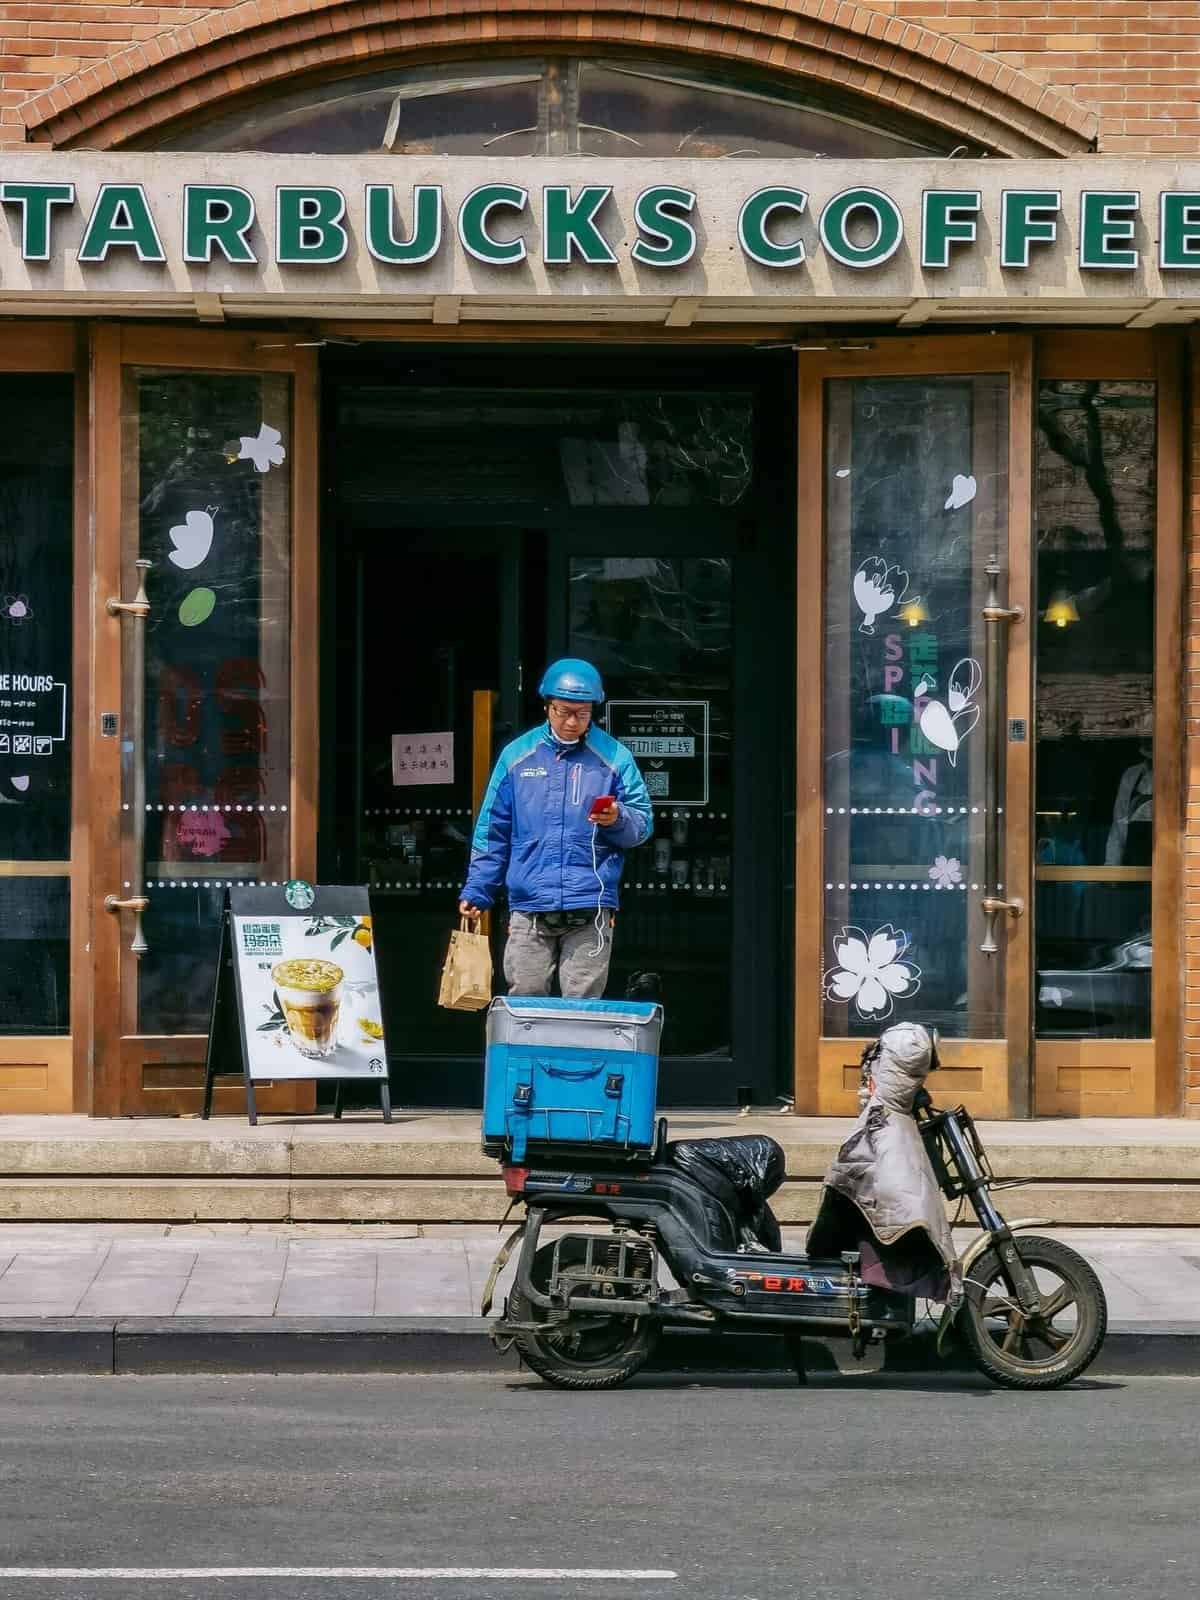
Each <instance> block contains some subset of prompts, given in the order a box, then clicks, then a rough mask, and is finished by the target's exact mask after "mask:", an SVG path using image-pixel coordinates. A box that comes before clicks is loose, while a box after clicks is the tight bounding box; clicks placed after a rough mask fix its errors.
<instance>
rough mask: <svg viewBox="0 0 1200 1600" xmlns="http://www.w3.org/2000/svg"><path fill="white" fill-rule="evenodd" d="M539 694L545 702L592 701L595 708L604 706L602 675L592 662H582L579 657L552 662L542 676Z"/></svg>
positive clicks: (569, 657)
mask: <svg viewBox="0 0 1200 1600" xmlns="http://www.w3.org/2000/svg"><path fill="white" fill-rule="evenodd" d="M538 693H539V694H540V695H541V697H542V699H543V700H590V701H591V702H592V704H593V705H595V706H602V705H603V704H604V685H603V684H602V683H601V681H600V674H599V673H598V672H597V671H596V669H595V667H594V666H593V665H592V663H591V662H590V661H581V660H580V659H579V657H578V656H564V657H563V658H562V660H561V661H552V662H551V663H550V665H549V666H548V667H547V668H546V670H545V672H544V673H543V674H542V681H541V683H539V684H538Z"/></svg>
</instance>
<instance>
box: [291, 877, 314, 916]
mask: <svg viewBox="0 0 1200 1600" xmlns="http://www.w3.org/2000/svg"><path fill="white" fill-rule="evenodd" d="M283 896H284V899H285V900H286V901H287V903H288V905H290V906H291V908H292V910H293V911H307V910H308V909H309V907H310V906H311V905H312V903H313V901H314V900H315V899H316V895H315V894H314V893H313V886H312V884H311V883H305V881H304V879H303V878H290V879H289V880H288V882H287V883H285V884H284V886H283Z"/></svg>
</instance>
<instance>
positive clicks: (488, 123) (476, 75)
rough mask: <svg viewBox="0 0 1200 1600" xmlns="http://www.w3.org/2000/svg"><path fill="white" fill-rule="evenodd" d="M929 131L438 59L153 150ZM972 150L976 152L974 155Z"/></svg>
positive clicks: (762, 85)
mask: <svg viewBox="0 0 1200 1600" xmlns="http://www.w3.org/2000/svg"><path fill="white" fill-rule="evenodd" d="M950 144H951V141H950V140H949V139H948V138H947V136H946V135H945V134H944V133H943V132H942V130H940V129H936V128H930V127H928V126H926V125H925V124H923V123H920V122H918V121H916V120H915V119H913V118H908V117H905V116H904V115H903V114H896V113H893V114H891V115H889V116H888V118H887V120H886V125H885V123H884V122H883V121H881V113H880V108H879V107H878V105H876V104H872V105H870V106H869V107H868V106H867V105H865V104H864V103H861V102H858V101H856V100H855V99H854V98H853V96H851V95H843V94H839V93H837V92H836V91H833V90H826V91H822V92H821V93H820V95H819V98H818V95H817V93H816V92H813V93H811V94H806V93H803V92H801V91H800V90H799V89H797V87H796V86H795V84H794V83H788V84H782V83H780V82H777V81H773V80H772V79H771V78H770V77H763V76H760V75H755V74H752V75H750V76H747V77H741V76H739V77H738V78H737V79H736V80H733V79H730V78H726V77H724V76H722V75H721V74H719V73H711V72H704V71H697V70H696V68H695V67H692V66H688V65H683V64H676V63H674V62H671V61H665V60H663V61H660V60H654V59H652V58H649V59H648V58H636V59H635V58H630V59H629V60H624V61H592V60H579V59H574V58H567V57H555V58H551V59H545V60H541V59H539V60H513V61H491V62H460V63H448V64H445V65H442V66H434V67H416V68H410V67H405V68H398V69H393V70H390V71H387V72H378V73H372V74H370V75H368V76H364V77H356V78H352V79H349V80H347V79H342V80H340V81H334V82H331V83H325V84H320V85H317V86H309V87H306V88H303V89H297V90H293V91H292V92H291V93H290V94H283V95H279V96H276V97H273V98H271V99H267V100H260V101H257V102H255V103H253V104H250V105H242V106H240V107H238V108H237V109H236V110H234V111H231V112H226V113H225V114H223V115H220V116H216V117H211V118H208V119H207V120H202V121H197V122H195V123H193V124H192V125H191V126H190V127H187V128H185V129H181V130H175V131H173V132H171V133H169V134H167V135H166V136H165V137H164V136H161V135H160V136H158V138H157V139H156V140H155V141H154V142H153V143H152V145H151V146H150V147H151V148H154V149H159V150H264V151H266V150H270V151H277V152H281V153H289V154H314V155H361V154H369V153H371V152H372V151H381V152H393V153H395V154H399V155H418V154H419V155H457V156H471V155H479V156H483V155H491V156H529V155H583V156H689V157H715V158H728V157H734V158H738V157H760V158H761V157H769V156H773V157H787V156H828V157H831V158H833V157H836V158H841V159H846V158H852V157H855V156H862V157H866V158H888V157H897V156H914V155H921V154H923V153H926V152H928V153H938V152H943V153H944V152H946V151H947V150H948V149H949V148H950ZM979 153H984V152H979Z"/></svg>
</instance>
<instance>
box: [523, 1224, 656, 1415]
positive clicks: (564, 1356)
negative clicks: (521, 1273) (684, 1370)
mask: <svg viewBox="0 0 1200 1600" xmlns="http://www.w3.org/2000/svg"><path fill="white" fill-rule="evenodd" d="M572 1244H573V1241H570V1240H564V1241H563V1244H562V1250H561V1253H560V1257H559V1263H560V1266H561V1265H565V1264H566V1260H565V1259H564V1257H566V1258H568V1259H569V1255H570V1253H571V1251H572ZM553 1257H554V1246H553V1245H552V1244H545V1245H543V1246H542V1247H541V1249H540V1250H539V1251H538V1252H537V1254H536V1255H535V1256H534V1258H533V1270H532V1272H531V1277H532V1279H533V1282H534V1286H535V1287H536V1288H538V1289H541V1290H542V1291H543V1292H544V1291H545V1290H546V1288H547V1286H548V1285H549V1282H550V1271H551V1266H552V1262H553ZM575 1259H576V1260H582V1259H583V1251H582V1249H580V1250H579V1251H578V1252H577V1253H576V1254H575ZM600 1281H602V1280H600ZM597 1303H598V1305H603V1301H602V1300H598V1302H597ZM508 1314H509V1317H510V1318H511V1320H512V1321H514V1322H542V1321H545V1319H546V1313H545V1310H544V1309H543V1308H542V1307H541V1306H535V1305H533V1304H531V1302H529V1301H528V1300H526V1298H525V1296H524V1295H523V1294H522V1293H521V1291H520V1289H519V1288H517V1289H514V1290H513V1292H512V1294H511V1295H510V1296H509V1300H508ZM657 1344H658V1327H657V1325H656V1324H655V1323H654V1322H653V1321H652V1320H651V1319H650V1318H649V1317H621V1316H612V1315H609V1316H605V1315H604V1314H602V1313H599V1312H598V1313H597V1314H595V1315H593V1314H592V1313H591V1312H590V1311H588V1312H578V1313H576V1314H574V1315H573V1316H571V1318H570V1319H569V1320H568V1321H566V1322H561V1323H558V1324H547V1327H546V1331H545V1332H544V1333H541V1332H538V1333H518V1334H517V1336H516V1346H517V1349H518V1350H519V1351H520V1353H521V1357H522V1359H523V1360H524V1362H525V1365H526V1366H527V1367H529V1368H530V1370H531V1371H533V1372H536V1373H537V1375H538V1377H539V1378H544V1379H545V1380H546V1382H547V1383H553V1384H556V1385H557V1386H558V1387H559V1388H560V1389H615V1388H616V1387H617V1386H618V1385H619V1384H622V1383H627V1382H628V1381H629V1379H630V1378H632V1377H633V1375H634V1374H635V1373H636V1372H639V1371H640V1370H641V1368H642V1367H644V1366H645V1364H646V1362H647V1361H649V1359H650V1357H651V1356H652V1355H653V1354H654V1350H655V1348H656V1346H657Z"/></svg>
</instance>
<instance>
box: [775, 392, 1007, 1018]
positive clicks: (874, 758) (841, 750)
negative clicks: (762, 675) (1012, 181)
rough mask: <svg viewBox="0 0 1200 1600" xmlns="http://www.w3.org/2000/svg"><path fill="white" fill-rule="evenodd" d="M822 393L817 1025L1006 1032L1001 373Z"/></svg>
mask: <svg viewBox="0 0 1200 1600" xmlns="http://www.w3.org/2000/svg"><path fill="white" fill-rule="evenodd" d="M827 393H828V418H829V421H828V431H827V437H826V504H827V508H828V509H827V518H828V522H827V550H828V556H827V587H826V618H827V622H826V630H827V631H826V642H827V649H826V671H825V718H824V724H825V852H824V862H825V880H826V881H825V929H824V934H825V945H824V948H825V971H824V974H823V983H824V995H825V1013H824V1032H825V1033H826V1034H827V1035H830V1036H844V1035H847V1034H848V1035H851V1036H853V1035H855V1034H858V1035H862V1034H873V1033H875V1032H877V1031H878V1029H879V1027H880V1026H881V1025H882V1024H883V1023H884V1022H885V1021H886V1020H888V1019H893V1020H903V1019H906V1018H911V1019H912V1020H916V1021H920V1022H923V1023H926V1024H928V1025H930V1026H934V1027H937V1028H939V1029H940V1030H941V1031H942V1032H943V1033H945V1034H948V1035H956V1036H959V1037H964V1036H965V1037H971V1038H985V1039H986V1038H996V1037H1000V1036H1001V1035H1002V1034H1003V1031H1004V1029H1003V993H1004V988H1003V972H1002V961H1003V957H1002V955H999V954H997V955H991V956H988V955H985V954H983V953H982V952H981V950H980V944H981V933H982V920H981V912H980V909H979V902H980V899H981V898H982V896H983V895H984V893H985V890H986V889H987V884H986V875H985V861H986V860H987V855H988V838H989V830H990V829H996V830H999V829H1000V828H1001V827H1002V822H1003V819H1002V816H1001V814H1000V807H999V806H998V805H997V803H996V797H997V796H998V795H999V794H1002V792H1003V790H1002V787H1001V774H999V773H991V774H989V772H988V771H987V739H986V719H987V717H988V716H989V714H990V713H991V711H992V710H993V708H992V706H991V705H990V704H989V695H990V693H995V692H996V689H997V686H989V685H988V684H987V683H986V682H985V677H984V666H985V648H984V637H983V626H984V625H983V620H982V610H983V606H984V604H985V601H986V597H987V590H988V574H987V570H986V569H987V566H988V564H989V561H991V560H992V558H995V560H996V562H997V564H998V565H999V567H1000V569H1001V571H1002V570H1003V568H1004V565H1005V564H1006V553H1007V546H1008V381H1007V379H1006V378H1005V377H1003V376H985V377H975V378H972V377H962V378H920V377H913V378H882V377H881V378H862V379H839V380H836V381H834V382H831V383H830V384H829V385H828V386H827ZM802 603H803V602H802ZM813 692H814V693H815V692H818V690H817V688H816V686H815V685H814V686H813ZM997 847H998V846H997ZM999 887H1000V885H999V884H997V889H999ZM989 892H995V891H994V890H993V891H989Z"/></svg>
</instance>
